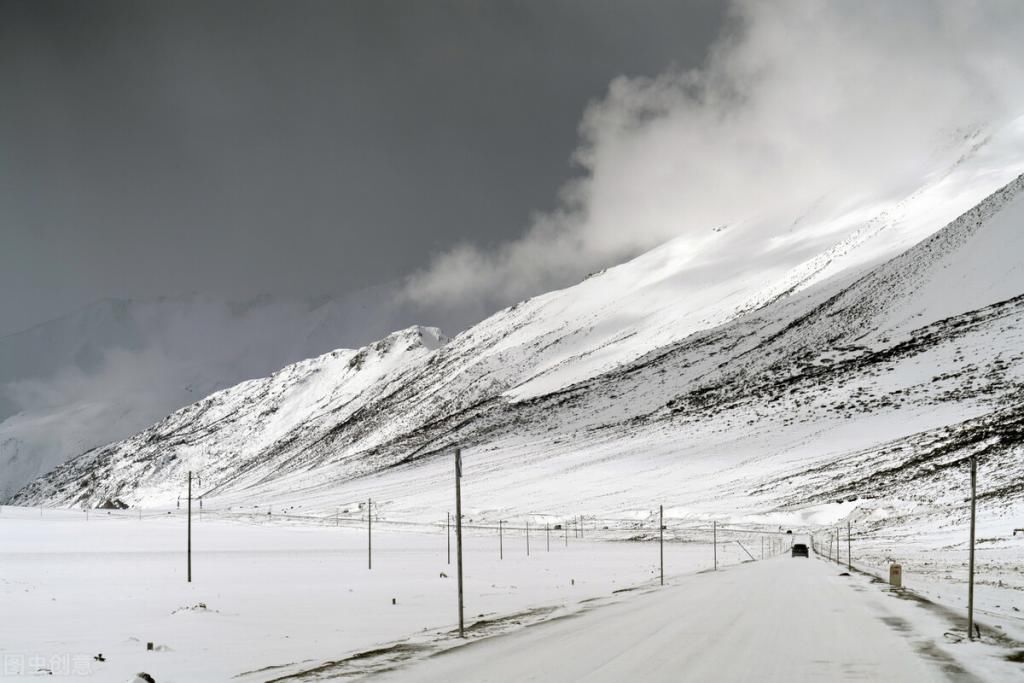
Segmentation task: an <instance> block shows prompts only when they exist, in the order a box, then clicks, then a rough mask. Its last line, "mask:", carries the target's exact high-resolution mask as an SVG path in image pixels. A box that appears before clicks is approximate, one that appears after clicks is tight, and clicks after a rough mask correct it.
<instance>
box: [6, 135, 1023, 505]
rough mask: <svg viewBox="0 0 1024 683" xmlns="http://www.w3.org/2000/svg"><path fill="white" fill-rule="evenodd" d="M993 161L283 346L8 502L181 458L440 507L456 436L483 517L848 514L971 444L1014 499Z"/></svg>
mask: <svg viewBox="0 0 1024 683" xmlns="http://www.w3.org/2000/svg"><path fill="white" fill-rule="evenodd" d="M991 161H992V159H991V157H986V156H985V155H983V154H977V155H976V156H974V157H971V158H967V159H965V160H961V161H960V162H958V163H957V164H956V165H954V166H953V167H952V168H951V169H948V170H947V171H946V172H944V173H941V174H937V175H936V177H934V178H932V179H931V180H930V181H929V183H928V184H926V185H925V186H923V187H922V188H919V189H918V190H917V191H915V192H914V193H912V194H911V195H909V196H908V197H906V198H904V199H903V200H901V201H900V202H898V203H896V204H895V205H890V206H886V207H885V208H884V210H882V211H879V212H876V213H873V214H870V213H869V214H867V215H869V216H870V217H869V218H867V219H866V220H864V221H863V222H862V223H859V224H858V223H856V221H854V220H853V219H852V218H851V217H850V215H846V214H844V215H842V216H840V217H838V218H833V220H832V221H831V222H826V223H823V224H820V225H818V228H817V229H818V230H820V231H821V232H822V233H823V234H829V235H834V236H836V235H838V237H837V238H836V239H834V240H833V241H832V246H831V247H830V248H829V249H827V250H825V251H822V252H821V253H819V254H816V255H814V256H812V257H811V258H810V259H806V258H805V259H804V260H802V261H800V262H798V263H795V264H789V265H788V267H785V268H783V267H782V266H777V267H775V268H774V270H772V269H767V270H766V269H765V268H758V269H756V271H757V273H758V275H757V277H754V276H750V277H747V276H746V275H742V274H740V275H738V276H737V278H738V279H737V278H733V279H731V280H730V279H726V280H725V281H724V282H718V281H709V282H708V283H707V284H706V286H704V285H701V286H700V287H699V290H700V292H701V294H700V296H696V297H692V298H690V297H681V296H680V295H679V293H680V292H681V291H683V292H688V291H691V290H690V289H688V286H689V285H688V283H689V282H690V281H692V280H694V278H698V279H699V277H700V276H701V273H703V272H704V271H703V270H701V269H697V270H696V271H695V269H694V262H693V256H692V254H689V253H679V245H677V244H673V243H670V244H668V245H665V246H664V247H662V248H659V249H656V250H654V251H653V252H650V253H648V254H645V255H643V256H641V257H639V258H638V259H636V260H634V261H632V262H630V263H627V264H624V265H622V266H619V267H617V268H612V269H609V270H608V271H605V272H603V273H600V274H597V275H595V276H593V277H591V278H589V279H588V280H586V281H584V282H583V283H581V284H579V285H577V286H575V287H572V288H569V289H567V290H563V291H560V292H553V293H551V294H547V295H544V296H541V297H536V298H535V299H531V300H529V301H527V302H524V303H522V304H519V305H517V306H513V307H510V308H509V309H506V310H504V311H501V312H499V313H498V314H496V315H494V316H492V317H491V318H489V319H488V320H485V321H484V322H482V323H480V324H479V325H477V326H475V327H474V328H472V329H470V330H468V331H467V332H465V333H463V334H461V335H459V336H457V337H456V338H454V339H452V340H450V341H447V340H445V339H444V337H443V336H442V335H441V334H440V333H439V332H438V331H436V330H432V329H427V328H410V329H407V330H403V331H401V332H397V333H394V334H392V335H390V336H389V337H387V338H385V339H383V340H381V341H380V342H378V343H376V344H373V345H371V346H368V347H365V348H363V349H360V350H358V351H336V352H333V353H330V354H327V355H325V356H321V357H318V358H314V359H311V360H308V361H303V362H300V363H297V364H295V365H291V366H288V367H286V368H284V369H283V370H281V371H279V372H278V373H275V374H274V375H273V376H271V377H269V378H267V379H263V380H255V381H251V382H247V383H244V384H241V385H238V386H236V387H232V388H230V389H227V390H224V391H221V392H218V393H216V394H213V395H211V396H209V397H207V398H205V399H203V400H201V401H199V402H197V403H195V404H193V405H191V406H189V407H187V408H185V409H182V410H180V411H177V412H175V413H173V414H171V415H169V416H168V417H167V418H165V419H164V420H162V421H161V422H159V423H157V424H155V425H153V426H152V427H150V428H149V429H147V430H145V431H143V432H141V433H139V434H137V435H135V436H133V437H131V438H129V439H126V440H124V441H120V442H117V443H112V444H110V445H108V446H104V447H101V448H97V449H94V450H91V451H89V452H88V453H86V454H85V455H83V456H82V457H79V458H77V459H75V460H73V461H71V462H69V463H67V464H66V465H64V466H62V467H59V468H58V469H56V470H55V471H54V472H53V473H51V474H50V475H48V476H46V477H44V478H42V479H39V480H37V481H35V482H33V483H32V484H31V485H29V486H27V487H26V488H24V489H23V490H22V491H21V492H19V493H18V494H17V496H16V497H15V502H17V503H20V504H34V503H41V502H45V503H49V504H60V505H75V506H78V505H97V504H100V503H102V502H104V501H107V500H120V501H123V502H124V503H126V504H129V505H142V506H161V505H170V504H172V503H173V501H174V500H175V499H176V498H177V497H178V496H179V495H180V494H181V491H182V482H183V479H184V476H185V471H186V470H193V471H199V472H201V473H202V486H201V490H200V492H201V494H202V495H203V496H204V497H205V498H206V499H207V500H208V501H210V503H209V504H211V505H217V506H219V507H222V508H227V507H229V506H247V505H254V504H260V505H263V504H279V505H286V504H290V505H302V506H303V507H304V509H306V510H307V511H311V512H319V513H322V514H327V513H328V512H329V511H333V510H335V509H336V507H337V506H338V505H340V504H341V503H343V502H345V501H348V500H360V499H363V498H365V496H366V495H367V494H368V493H369V494H372V495H373V496H374V498H375V500H377V501H380V505H381V506H382V510H384V512H383V513H382V514H385V515H392V516H395V517H405V518H413V517H419V518H427V519H435V518H438V517H441V518H443V516H444V511H445V510H446V509H447V507H448V505H449V502H450V501H449V500H448V499H449V498H450V491H449V482H450V475H451V472H450V470H451V462H450V458H449V457H448V453H449V450H450V448H451V447H452V445H454V444H460V445H462V446H463V447H464V448H465V449H466V462H467V465H466V467H467V473H468V472H473V474H474V476H473V480H472V484H468V486H471V488H470V490H469V491H468V492H467V495H469V496H470V500H472V501H474V502H473V503H471V505H472V506H473V508H474V510H475V511H476V512H475V513H474V514H479V515H483V516H487V515H491V514H509V513H510V512H515V513H518V514H526V513H531V514H547V513H548V512H554V511H558V512H559V513H565V511H578V510H588V511H592V512H600V513H607V514H615V515H623V514H626V515H634V514H635V515H639V516H644V515H646V514H648V513H649V511H650V510H651V509H652V506H653V505H654V503H655V501H664V502H669V503H671V504H672V514H674V515H676V516H693V517H694V518H697V519H700V518H707V517H709V516H711V515H714V514H719V515H720V514H722V513H723V511H728V512H729V514H730V515H732V516H734V517H737V518H742V517H743V516H756V517H757V518H759V519H767V518H769V517H770V514H771V511H773V510H787V509H789V510H792V509H803V508H808V507H813V506H815V505H824V504H835V501H837V500H843V501H848V500H852V499H857V500H860V501H869V500H876V501H883V502H880V503H878V504H877V505H874V507H872V506H871V505H867V503H863V502H862V504H863V505H865V507H864V508H863V510H864V514H865V515H870V514H874V511H875V510H876V509H878V508H879V506H884V505H891V504H892V501H893V500H895V499H896V498H899V497H913V496H915V495H917V496H922V497H925V498H926V497H928V496H931V497H932V498H941V496H938V495H937V494H936V492H941V491H943V490H945V488H946V487H947V486H948V485H949V482H948V477H949V476H951V474H950V473H951V472H953V470H954V469H955V467H954V465H956V464H957V463H960V462H962V460H963V458H964V457H966V456H965V454H966V453H968V452H970V451H971V450H972V449H983V450H984V451H985V452H986V454H987V459H986V461H985V464H984V465H983V468H982V469H983V473H984V474H985V475H986V476H990V479H989V480H988V481H989V487H990V488H989V489H987V491H988V492H989V493H988V494H987V495H991V496H993V497H994V498H995V499H998V501H999V506H1001V507H1000V509H1001V510H1002V513H1000V514H1011V513H1013V512H1014V511H1015V510H1019V509H1020V504H1021V499H1022V491H1021V490H1020V487H1019V485H1018V484H1015V483H1014V482H1015V481H1017V482H1019V481H1020V480H1021V477H1022V475H1024V467H1022V465H1021V463H1022V461H1024V458H1022V457H1021V456H1022V454H1024V453H1022V447H1021V439H1020V429H1019V425H1017V422H1018V421H1019V420H1018V418H1017V417H1015V415H1019V414H1020V410H1019V409H1020V408H1021V407H1022V406H1021V404H1022V403H1024V399H1022V398H1021V397H1022V395H1024V393H1022V389H1024V385H1022V383H1024V331H1022V330H1024V327H1022V323H1024V296H1022V295H1024V269H1022V264H1024V261H1022V259H1021V257H1020V254H1021V253H1024V250H1022V247H1024V243H1022V242H1024V192H1022V190H1024V179H1022V178H1021V177H1017V174H1019V173H1020V172H1021V171H1022V170H1024V169H1022V168H1021V158H1020V157H1016V156H1013V157H1012V158H1011V159H1010V160H1009V161H1007V160H1004V162H1003V163H1002V164H1000V165H998V166H993V165H992V163H991ZM1007 180H1008V181H1009V183H1008V184H1006V185H1005V186H1002V185H1003V184H1004V183H1005V182H1006V181H1007ZM1001 186H1002V187H1001ZM993 190H995V191H994V192H993ZM857 215H864V213H863V207H860V208H859V209H858V213H857ZM840 225H842V226H846V228H845V229H843V230H839V229H838V228H837V226H840ZM943 226H945V227H943ZM725 233H728V230H726V231H725ZM732 239H735V238H729V240H732ZM740 239H742V235H741V236H740ZM915 242H917V244H914V243H915ZM729 244H733V242H731V241H726V242H724V243H723V246H722V247H720V248H726V247H727V246H728V245H729ZM779 263H782V264H786V263H787V262H786V261H785V260H784V259H783V260H782V261H779ZM766 272H772V273H774V277H767V276H766ZM371 475H372V476H371ZM901 499H902V498H901ZM994 509H995V508H993V510H994ZM993 514H994V513H993ZM765 515H768V516H769V517H765Z"/></svg>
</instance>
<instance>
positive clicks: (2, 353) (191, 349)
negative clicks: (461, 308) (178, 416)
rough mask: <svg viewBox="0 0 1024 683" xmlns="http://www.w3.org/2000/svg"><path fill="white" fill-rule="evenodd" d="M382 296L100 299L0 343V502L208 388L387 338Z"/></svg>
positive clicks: (393, 309)
mask: <svg viewBox="0 0 1024 683" xmlns="http://www.w3.org/2000/svg"><path fill="white" fill-rule="evenodd" d="M390 302H397V299H396V298H395V297H394V296H392V295H391V293H390V292H388V291H379V290H371V291H364V292H358V293H354V294H352V295H350V296H347V297H343V298H337V299H325V300H322V301H313V302H310V301H300V300H287V299H281V298H271V297H262V298H259V299H256V300H253V301H250V302H246V303H231V302H227V301H224V300H220V299H215V298H212V297H208V296H185V297H176V298H164V299H157V300H140V301H132V300H104V301H99V302H96V303H95V304H93V305H90V306H87V307H86V308H84V309H82V310H79V311H76V312H75V313H72V314H70V315H67V316H64V317H62V318H59V319H57V320H54V321H51V322H48V323H44V324H42V325H38V326H36V327H34V328H32V329H29V330H27V331H25V332H22V333H19V334H14V335H9V336H6V337H3V338H0V501H3V500H4V499H5V498H6V497H7V496H9V495H10V494H12V493H14V492H15V491H16V490H17V489H19V488H20V487H21V486H23V485H24V484H26V483H28V482H29V481H31V480H32V479H34V478H36V477H37V476H39V475H40V474H43V473H45V472H47V471H49V470H51V469H52V468H53V467H55V466H57V465H58V464H60V463H62V462H64V461H66V460H67V459H68V458H71V457H74V456H76V455H79V454H81V453H83V452H85V451H87V450H89V449H90V448H95V447H96V446H100V445H103V444H106V443H109V442H111V441H114V440H117V439H122V438H125V437H127V436H130V435H131V434H134V433H135V432H137V431H139V430H140V429H144V428H145V427H147V426H148V425H150V424H152V423H153V422H154V421H155V420H158V419H160V418H161V417H163V416H165V415H167V414H168V413H170V412H172V411H174V410H177V409H178V408H180V407H182V406H185V405H188V404H190V403H193V402H194V401H196V400H198V399H200V398H202V397H204V396H207V395H209V394H210V393H212V392H214V391H217V390H219V389H223V388H225V387H229V386H232V385H234V384H237V383H238V382H241V381H243V380H247V379H251V378H254V377H262V376H265V375H267V374H268V373H270V372H273V371H274V370H277V369H278V368H280V367H281V366H283V365H285V364H287V363H291V362H295V361H297V360H301V359H303V358H309V357H310V356H315V355H318V354H321V353H324V352H326V351H330V350H331V349H334V348H337V347H338V346H343V345H346V344H352V345H359V344H364V343H366V342H368V341H371V340H373V339H376V338H378V337H379V336H380V335H382V334H386V333H387V332H388V331H390V330H392V329H394V328H395V326H397V325H398V324H399V322H398V321H400V320H404V319H406V318H407V317H408V311H406V310H402V307H401V305H400V304H398V303H390Z"/></svg>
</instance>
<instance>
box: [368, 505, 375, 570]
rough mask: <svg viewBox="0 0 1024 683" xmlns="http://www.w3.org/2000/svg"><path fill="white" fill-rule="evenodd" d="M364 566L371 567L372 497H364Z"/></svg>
mask: <svg viewBox="0 0 1024 683" xmlns="http://www.w3.org/2000/svg"><path fill="white" fill-rule="evenodd" d="M366 568H367V569H373V499H372V498H367V499H366Z"/></svg>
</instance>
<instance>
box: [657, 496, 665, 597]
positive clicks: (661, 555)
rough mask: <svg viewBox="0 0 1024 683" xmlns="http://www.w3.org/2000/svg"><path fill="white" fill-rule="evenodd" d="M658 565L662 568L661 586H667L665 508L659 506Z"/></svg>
mask: <svg viewBox="0 0 1024 683" xmlns="http://www.w3.org/2000/svg"><path fill="white" fill-rule="evenodd" d="M658 564H659V566H660V567H661V585H662V586H664V585H665V506H664V505H659V506H658Z"/></svg>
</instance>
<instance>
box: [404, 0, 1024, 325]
mask: <svg viewBox="0 0 1024 683" xmlns="http://www.w3.org/2000/svg"><path fill="white" fill-rule="evenodd" d="M1021 35H1024V5H1021V4H1020V3H1019V2H1012V1H1007V2H998V1H986V2H965V1H949V2H898V3H862V2H847V3H844V2H830V3H822V2H811V1H808V2H786V1H783V0H778V1H765V0H744V1H741V2H735V3H734V5H733V8H732V13H731V20H730V22H729V23H728V24H727V28H726V30H725V31H724V32H723V34H722V36H721V37H720V39H719V40H718V42H717V44H716V45H715V47H714V49H713V50H712V52H711V54H710V55H709V57H708V60H707V62H706V64H705V65H704V66H703V68H701V69H699V70H693V71H684V72H679V71H669V72H666V73H665V74H663V75H661V76H659V77H657V78H650V79H648V78H619V79H616V80H615V81H613V82H612V83H611V85H610V86H609V90H608V93H607V96H606V97H605V98H604V99H603V100H601V101H599V102H595V103H593V104H592V105H591V106H590V107H589V108H588V109H587V111H586V112H585V114H584V116H583V120H582V123H581V125H580V137H581V141H580V145H579V149H578V150H577V153H576V161H577V162H578V164H579V165H580V167H581V169H582V174H581V176H580V177H579V179H578V180H576V181H575V182H573V183H571V184H570V185H569V186H567V187H565V188H563V189H562V193H561V199H562V202H561V208H560V209H559V210H558V211H556V212H553V213H550V214H544V215H539V216H537V217H536V218H535V220H534V221H533V222H532V224H531V225H530V226H529V228H528V229H527V230H526V231H525V233H524V235H523V236H522V237H521V238H520V239H518V240H515V241H513V242H509V243H506V244H504V245H501V246H499V247H498V248H496V249H493V250H482V249H480V248H477V247H475V246H473V245H462V246H459V247H457V248H455V249H452V250H449V251H447V252H445V253H442V254H440V255H438V256H436V257H435V258H434V259H433V260H432V262H431V263H430V265H429V266H428V267H427V268H426V269H424V270H422V271H420V272H418V273H415V274H413V275H412V276H411V277H410V278H409V279H408V281H407V283H406V287H405V297H407V298H408V299H411V300H412V301H414V302H416V303H418V304H420V305H429V306H448V307H451V308H453V309H457V308H459V307H465V306H475V307H480V306H481V305H486V306H489V307H494V306H499V305H504V304H505V303H509V302H510V301H513V300H516V299H520V298H523V297H526V296H530V295H532V294H535V293H537V292H539V291H544V290H547V289H550V288H553V287H557V286H564V285H566V284H570V283H572V282H573V281H575V280H578V279H579V278H580V277H582V276H583V275H585V274H586V273H587V272H588V271H591V270H595V269H598V268H600V267H603V266H605V265H608V264H610V263H614V262H618V261H621V260H623V259H625V258H628V257H629V256H632V255H634V254H636V253H639V252H641V251H644V250H647V249H649V248H651V247H653V246H655V245H657V244H659V243H661V242H664V241H666V240H668V239H671V238H682V239H683V240H689V241H690V242H691V243H692V244H691V247H692V249H694V250H699V249H700V246H701V242H702V240H703V239H704V237H705V236H706V235H707V234H708V233H709V232H710V231H711V230H712V229H713V228H714V227H717V226H720V225H723V224H733V223H736V222H738V221H742V220H746V219H751V218H757V219H759V220H760V221H764V220H765V218H766V217H768V218H771V217H775V218H776V223H777V224H779V225H784V224H785V225H788V224H790V223H792V221H793V220H794V219H796V218H797V217H798V216H800V215H801V214H803V213H804V212H805V211H806V210H807V209H808V208H809V207H811V206H822V205H823V204H824V205H827V206H829V207H833V208H838V207H839V206H840V204H842V203H846V204H853V203H856V202H858V201H863V200H865V199H866V198H875V199H885V198H886V197H892V196H897V195H899V194H900V193H902V192H906V191H907V190H908V189H910V188H913V187H916V186H917V185H918V184H919V183H920V182H921V180H922V179H923V178H924V177H925V176H926V175H927V174H928V173H930V172H932V171H934V170H935V168H936V166H937V159H939V158H940V157H942V155H944V154H948V153H950V151H951V150H953V149H955V145H956V143H957V142H961V141H962V140H963V138H964V136H965V134H967V133H969V132H972V131H975V130H977V129H978V128H983V127H985V126H989V125H994V124H998V123H999V122H1001V121H1003V120H1005V119H1006V118H1008V117H1009V116H1011V115H1013V114H1015V113H1018V110H1019V108H1020V106H1021V85H1020V84H1021V83H1024V81H1022V79H1021V76H1022V75H1024V68H1022V67H1024V41H1021V40H1020V36H1021ZM769 223H770V221H769ZM772 236H773V234H770V231H765V234H764V241H763V242H760V243H759V242H757V240H754V241H752V242H751V243H749V244H748V245H747V248H748V249H750V250H751V251H752V252H756V251H757V250H763V249H766V248H767V247H768V245H769V240H770V239H771V237H772ZM745 256H746V255H745V254H742V253H738V254H736V256H735V258H736V259H743V258H744V257H745Z"/></svg>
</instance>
